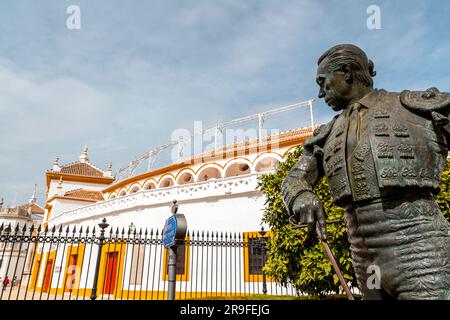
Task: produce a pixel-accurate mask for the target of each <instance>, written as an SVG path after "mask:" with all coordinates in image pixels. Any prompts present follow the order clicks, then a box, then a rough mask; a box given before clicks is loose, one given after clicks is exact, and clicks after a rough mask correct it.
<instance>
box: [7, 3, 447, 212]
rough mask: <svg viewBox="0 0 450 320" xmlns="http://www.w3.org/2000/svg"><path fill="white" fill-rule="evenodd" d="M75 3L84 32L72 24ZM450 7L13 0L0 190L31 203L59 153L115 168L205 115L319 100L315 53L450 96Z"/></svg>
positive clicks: (325, 115)
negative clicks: (353, 54)
mask: <svg viewBox="0 0 450 320" xmlns="http://www.w3.org/2000/svg"><path fill="white" fill-rule="evenodd" d="M72 4H74V5H78V6H79V7H80V8H81V29H80V30H69V29H67V28H66V19H67V17H68V14H67V13H66V8H67V7H68V6H69V5H72ZM369 5H378V6H379V7H380V9H381V29H380V30H369V29H368V28H367V25H366V20H367V18H368V16H369V15H368V14H367V12H366V10H367V7H368V6H369ZM449 15H450V1H446V0H443V1H437V0H435V1H433V2H432V5H431V4H430V2H425V1H419V0H417V1H416V0H408V1H406V0H405V1H395V0H390V1H375V0H370V1H364V0H360V1H349V0H339V1H337V0H336V1H333V0H331V1H301V0H283V1H279V0H278V1H275V0H273V1H265V0H216V1H207V0H195V1H193V0H191V1H189V0H183V1H181V0H164V1H156V0H153V1H151V0H150V1H138V0H135V1H128V2H126V1H119V0H117V1H116V0H114V1H113V0H89V1H82V0H71V1H62V0H58V1H57V0H53V1H49V0H40V1H32V0H21V1H17V0H3V1H1V3H0V121H1V124H0V150H1V153H0V197H4V198H5V200H6V204H11V202H12V201H13V199H14V198H16V201H17V202H18V203H21V202H24V201H27V199H28V197H29V195H30V194H31V192H32V190H33V185H34V183H37V184H38V197H39V200H40V202H41V203H42V202H43V199H44V196H45V175H44V172H45V170H47V169H50V167H51V163H52V161H53V159H54V157H55V155H60V158H61V162H62V163H69V162H72V161H75V160H77V158H78V156H79V154H80V152H81V150H82V148H83V146H84V144H87V145H88V146H89V149H90V152H89V153H90V156H91V160H92V161H93V162H94V163H95V164H96V165H98V166H100V167H102V168H105V167H106V166H107V164H108V163H109V162H110V161H112V162H113V165H114V168H115V169H117V168H118V167H120V166H123V165H124V164H126V163H127V162H129V161H130V160H132V159H133V157H134V156H135V155H138V154H141V153H143V152H145V151H146V150H148V149H149V148H151V147H154V146H157V145H159V144H163V143H166V142H167V141H169V139H170V135H171V132H172V131H173V130H174V129H176V128H187V129H192V127H193V122H194V121H195V120H202V121H203V122H204V123H205V124H206V125H213V124H214V123H217V122H220V121H224V120H229V119H233V118H235V117H240V116H244V115H248V114H252V113H256V112H258V111H261V110H267V109H269V108H272V107H274V106H282V105H287V104H291V103H295V102H298V101H303V100H306V99H310V98H315V97H316V96H317V86H316V84H315V72H316V61H317V58H318V57H319V56H320V54H321V53H322V52H323V51H325V50H326V49H328V48H329V47H331V46H333V45H335V44H338V43H354V44H356V45H359V46H360V47H362V48H363V49H364V50H365V51H366V52H367V54H368V55H369V57H370V58H371V59H372V60H373V61H374V62H375V69H376V70H377V76H376V78H375V79H374V81H375V86H376V87H379V88H385V89H387V90H391V91H401V90H403V89H426V88H428V87H430V86H436V87H438V88H439V89H440V90H441V91H450V72H449V70H450V54H449V53H450V32H449V31H450V19H449V18H448V17H449ZM332 116H333V113H332V112H331V111H330V110H329V109H328V107H327V106H326V105H325V104H323V103H322V102H320V103H318V104H317V105H316V108H315V117H316V119H317V120H318V121H319V122H325V121H327V120H328V119H330V118H331V117H332Z"/></svg>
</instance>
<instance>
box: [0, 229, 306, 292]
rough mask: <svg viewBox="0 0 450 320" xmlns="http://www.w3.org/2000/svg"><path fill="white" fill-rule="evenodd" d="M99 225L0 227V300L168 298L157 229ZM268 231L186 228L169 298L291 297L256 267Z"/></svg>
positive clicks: (163, 252)
mask: <svg viewBox="0 0 450 320" xmlns="http://www.w3.org/2000/svg"><path fill="white" fill-rule="evenodd" d="M99 226H100V228H99ZM99 226H97V227H94V228H83V227H73V228H71V227H64V228H63V227H59V228H55V227H52V228H51V229H49V228H41V227H39V228H37V229H35V228H34V227H27V226H23V227H21V226H16V227H14V228H11V226H10V225H9V226H4V225H2V226H0V277H1V279H0V286H1V290H0V300H12V299H14V300H16V299H17V300H24V299H29V300H67V299H76V300H79V299H81V300H85V299H103V300H115V299H118V300H128V299H133V300H148V299H151V300H155V299H167V289H168V275H167V262H168V252H167V249H165V248H164V247H163V244H162V234H161V231H160V230H157V229H150V230H147V229H145V230H142V229H139V230H132V229H128V230H125V229H119V228H111V227H107V224H105V223H103V224H100V225H99ZM268 236H270V233H267V232H264V231H262V232H253V233H229V232H212V231H195V232H194V231H190V232H188V235H187V237H186V240H185V241H184V242H183V243H181V244H179V245H178V246H177V249H176V250H177V265H176V278H177V282H176V295H175V298H176V299H203V298H207V297H230V296H244V295H254V294H271V295H296V294H297V293H296V292H295V290H294V289H293V288H292V287H291V286H288V287H285V286H281V285H279V284H276V283H275V282H273V281H272V280H271V279H270V278H269V277H266V276H265V274H264V272H263V265H264V264H265V261H266V245H265V243H266V240H267V237H268Z"/></svg>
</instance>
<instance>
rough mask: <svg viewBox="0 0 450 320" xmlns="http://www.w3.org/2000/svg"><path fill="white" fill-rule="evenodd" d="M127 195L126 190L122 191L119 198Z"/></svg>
mask: <svg viewBox="0 0 450 320" xmlns="http://www.w3.org/2000/svg"><path fill="white" fill-rule="evenodd" d="M126 195H127V192H126V191H125V190H122V191H121V192H120V193H119V197H123V196H126Z"/></svg>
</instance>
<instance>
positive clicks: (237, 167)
mask: <svg viewBox="0 0 450 320" xmlns="http://www.w3.org/2000/svg"><path fill="white" fill-rule="evenodd" d="M250 171H251V170H250V166H249V165H248V164H247V163H245V162H236V163H233V164H232V165H230V166H229V167H228V169H227V171H226V172H225V177H235V176H242V175H244V174H249V173H250Z"/></svg>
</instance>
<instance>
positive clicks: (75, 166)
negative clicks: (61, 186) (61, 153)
mask: <svg viewBox="0 0 450 320" xmlns="http://www.w3.org/2000/svg"><path fill="white" fill-rule="evenodd" d="M60 173H65V174H73V175H77V176H86V177H97V178H104V177H105V176H104V173H103V171H101V170H100V169H98V168H96V167H94V166H93V165H91V164H88V163H82V162H74V163H71V164H68V165H66V166H64V167H62V168H61V171H60Z"/></svg>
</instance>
